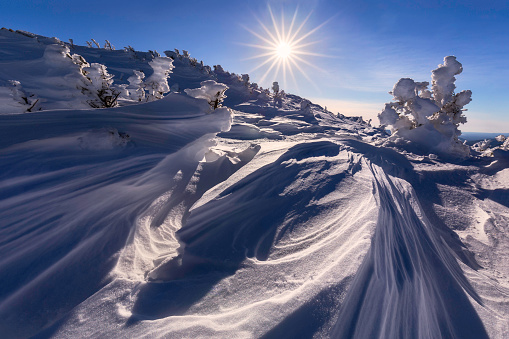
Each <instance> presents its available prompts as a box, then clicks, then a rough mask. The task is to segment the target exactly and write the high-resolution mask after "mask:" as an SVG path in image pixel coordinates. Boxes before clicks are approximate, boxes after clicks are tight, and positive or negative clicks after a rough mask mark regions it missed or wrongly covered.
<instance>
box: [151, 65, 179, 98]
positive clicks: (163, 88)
mask: <svg viewBox="0 0 509 339" xmlns="http://www.w3.org/2000/svg"><path fill="white" fill-rule="evenodd" d="M148 64H149V65H150V67H152V69H153V70H154V73H152V75H151V76H149V77H148V78H147V79H146V80H145V89H146V90H147V91H148V95H147V101H155V100H158V99H162V98H163V96H164V94H166V93H168V92H169V91H170V87H169V86H168V77H169V75H170V73H171V70H172V69H173V60H172V59H171V58H168V57H156V58H154V60H152V61H150V62H149V63H148Z"/></svg>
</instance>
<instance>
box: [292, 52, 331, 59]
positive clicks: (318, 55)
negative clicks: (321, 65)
mask: <svg viewBox="0 0 509 339" xmlns="http://www.w3.org/2000/svg"><path fill="white" fill-rule="evenodd" d="M292 53H293V54H300V55H311V56H317V57H322V58H336V56H334V55H328V54H321V53H313V52H306V51H292Z"/></svg>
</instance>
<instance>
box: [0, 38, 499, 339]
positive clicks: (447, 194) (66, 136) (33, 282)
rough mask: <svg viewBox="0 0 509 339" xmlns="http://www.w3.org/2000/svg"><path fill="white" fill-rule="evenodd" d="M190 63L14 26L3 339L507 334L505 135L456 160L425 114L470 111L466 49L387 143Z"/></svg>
mask: <svg viewBox="0 0 509 339" xmlns="http://www.w3.org/2000/svg"><path fill="white" fill-rule="evenodd" d="M183 53H184V54H182V55H181V54H180V53H179V52H178V51H175V52H165V54H166V55H167V56H168V57H167V58H162V57H159V56H157V54H156V52H148V53H144V52H139V51H134V50H133V49H132V48H127V49H125V50H113V48H111V49H110V48H109V47H108V48H106V49H102V48H95V47H94V48H88V47H81V46H76V45H72V46H71V45H69V44H63V43H61V42H59V41H58V40H55V39H49V38H45V37H42V36H39V35H36V34H28V33H27V32H23V33H16V32H11V31H8V30H5V29H2V30H0V65H1V67H0V110H1V112H2V115H0V135H2V138H0V272H2V277H3V278H2V282H1V283H0V330H1V333H2V336H3V337H6V338H20V337H21V338H23V337H32V336H36V337H39V338H75V337H84V338H86V337H92V338H95V337H108V338H110V337H111V338H126V337H134V338H138V337H140V338H143V337H146V338H168V337H171V338H178V337H185V338H225V337H228V338H230V337H231V338H259V337H264V338H307V337H309V338H311V337H316V338H324V337H334V338H336V337H340V338H372V337H383V338H396V337H411V338H441V337H448V338H486V337H491V338H505V337H507V336H509V325H508V324H509V322H508V319H509V310H508V309H507V304H508V303H509V262H508V260H509V259H508V258H509V242H508V239H509V237H508V233H507V232H508V230H507V225H508V222H509V201H508V198H507V197H508V196H509V195H508V189H509V171H508V166H509V151H507V147H505V146H504V143H506V141H507V139H506V138H505V137H502V136H500V137H497V142H499V143H501V145H498V146H494V147H492V148H489V145H484V146H486V147H484V150H483V151H482V152H483V153H481V151H475V150H473V151H472V154H471V155H469V156H464V157H450V155H451V140H454V136H453V135H449V136H448V137H447V138H446V137H444V133H445V131H444V130H439V129H437V127H436V126H437V125H434V123H433V122H430V123H428V122H427V121H430V120H429V118H430V116H431V113H430V112H431V111H433V110H435V109H437V108H438V109H442V108H443V107H444V106H443V102H447V103H449V104H450V105H452V104H454V105H456V106H455V108H454V107H453V108H454V109H456V111H455V112H456V113H458V112H459V115H461V112H462V111H461V109H462V107H463V106H464V105H465V104H467V103H468V102H469V101H470V94H471V93H468V91H463V92H460V93H458V94H454V87H451V86H450V85H451V83H453V82H454V80H453V78H454V76H455V75H457V74H459V72H460V71H461V64H459V62H457V61H456V59H455V58H453V57H447V58H446V59H445V61H444V64H443V65H440V66H439V68H437V70H435V71H433V73H432V81H433V82H434V87H433V88H432V91H433V93H431V91H429V90H427V86H428V83H426V82H415V81H414V80H412V79H401V80H400V81H399V82H398V83H397V84H396V85H395V87H394V88H393V91H392V93H393V95H394V96H395V100H396V102H393V103H389V104H387V105H386V107H385V110H384V113H382V114H381V120H382V122H383V123H384V124H387V125H391V126H392V128H394V131H396V130H397V133H393V135H391V136H389V135H388V134H387V133H386V132H385V130H384V128H383V127H382V128H378V127H373V126H370V125H369V124H367V123H365V122H364V121H362V119H359V118H348V117H345V116H341V115H338V116H336V115H334V114H332V113H330V112H328V111H327V110H326V109H323V108H322V107H320V106H318V105H315V104H313V103H311V102H310V101H309V100H306V99H304V98H300V97H298V96H294V95H291V94H284V95H282V93H283V90H282V89H280V88H278V92H279V93H280V94H281V95H277V96H274V95H271V94H270V92H268V91H267V90H264V89H260V88H258V87H257V86H255V85H254V84H250V83H249V76H247V75H242V76H239V75H236V74H232V73H229V72H228V71H226V70H225V69H224V68H223V67H221V66H216V67H215V71H212V70H211V69H210V68H209V67H208V66H205V65H204V64H203V62H198V61H197V60H196V59H193V58H191V56H190V54H189V52H187V51H184V52H183ZM73 55H74V56H73ZM78 55H79V56H81V57H77V56H78ZM73 60H74V61H73ZM83 60H85V61H83ZM85 62H86V65H85ZM87 65H88V66H87ZM90 65H92V66H90ZM7 66H9V67H7ZM87 67H93V68H94V69H95V70H97V72H96V73H94V74H96V75H97V76H96V80H94V81H96V83H101V85H100V86H99V85H97V86H95V87H101V88H102V86H103V85H102V83H103V81H106V85H105V87H108V88H111V89H112V90H119V89H120V88H124V89H125V90H126V91H127V92H123V93H124V94H123V95H121V96H122V98H121V97H119V101H118V106H117V107H111V108H102V109H92V108H91V107H90V105H89V104H88V103H87V100H90V96H89V95H88V94H83V93H82V92H81V91H80V90H79V89H78V88H76V87H72V86H74V85H76V84H79V83H81V84H86V82H82V81H83V79H84V75H83V73H81V71H82V70H86V69H87ZM90 71H91V70H90V69H89V70H88V72H89V73H88V74H89V75H90V76H92V75H93V74H92V72H90ZM170 71H171V72H172V73H171V74H170V73H169V72H170ZM105 72H107V74H106V73H105ZM63 79H67V81H64V80H63ZM69 79H71V80H72V81H71V80H69ZM149 79H152V80H153V79H156V80H154V81H152V80H150V81H149ZM78 80H79V81H78ZM12 81H14V82H12ZM16 81H17V82H16ZM94 81H92V82H94ZM149 83H154V84H156V83H157V84H159V85H161V87H158V88H156V87H157V86H156V87H150V88H155V90H154V92H153V93H152V94H150V93H148V94H150V95H152V99H150V100H148V102H147V100H146V97H147V93H146V92H145V91H146V90H147V87H146V84H149ZM165 84H166V85H165ZM159 85H158V86H159ZM170 88H173V89H175V90H172V91H170V93H167V92H168V91H169V89H170ZM177 88H178V90H177ZM180 89H181V91H180ZM225 91H226V92H225ZM218 92H219V94H220V95H219V96H217V93H218ZM161 93H162V94H161ZM163 94H164V95H163ZM31 95H33V97H32V96H31ZM23 97H26V98H27V100H33V99H34V98H37V99H40V100H41V106H34V107H40V108H41V110H38V109H36V110H35V111H31V112H26V109H25V107H26V106H27V105H26V102H25V103H23V102H20V98H21V100H22V101H24V99H23ZM433 98H434V99H433ZM438 98H442V99H440V100H438ZM432 99H433V100H434V101H432ZM216 100H217V105H216V104H214V105H211V102H212V103H213V102H214V101H216ZM437 100H438V101H437ZM221 101H222V105H223V107H220V105H219V104H220V103H221ZM403 101H404V102H406V104H405V105H401V102H403ZM214 106H215V107H214ZM213 108H215V109H213ZM381 108H382V107H381ZM402 109H404V110H405V111H404V112H405V114H406V115H407V116H406V117H405V118H406V120H405V119H401V118H400V117H399V115H398V112H399V113H401V112H403V111H402ZM447 109H452V108H451V107H449V108H447ZM458 109H459V111H458ZM25 112H26V113H25ZM412 112H413V113H416V114H415V115H412ZM447 112H448V113H447ZM447 112H445V111H444V114H446V115H447V114H449V113H451V112H452V111H447ZM451 114H452V113H451ZM447 116H449V115H447ZM451 117H452V118H451V119H453V118H454V117H453V116H452V115H451ZM420 119H421V120H420ZM424 119H426V121H425V120H424ZM415 122H418V123H423V125H422V126H420V127H418V128H413V129H408V131H406V132H405V128H406V127H408V126H410V125H411V124H412V123H415ZM408 124H409V125H408ZM450 124H452V125H451V126H454V128H456V127H457V126H456V125H455V123H454V122H453V120H451V121H450ZM407 125H408V126H407ZM405 126H406V127H405ZM454 128H453V129H451V130H450V131H452V132H454ZM454 133H455V132H454ZM426 140H432V141H430V142H429V143H426V142H425V141H426ZM437 141H438V142H437ZM440 142H443V144H440ZM432 143H434V144H433V145H432ZM462 147H463V146H462ZM465 147H468V146H466V145H465ZM476 147H477V146H476ZM488 150H489V152H486V151H488ZM469 152H470V151H469ZM458 153H460V154H463V155H464V154H465V153H464V152H463V153H461V150H457V153H456V154H458ZM488 153H489V154H488Z"/></svg>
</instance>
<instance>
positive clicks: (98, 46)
mask: <svg viewBox="0 0 509 339" xmlns="http://www.w3.org/2000/svg"><path fill="white" fill-rule="evenodd" d="M90 40H92V42H93V43H94V45H95V46H96V47H97V48H101V46H100V45H99V43H97V41H95V40H94V39H90Z"/></svg>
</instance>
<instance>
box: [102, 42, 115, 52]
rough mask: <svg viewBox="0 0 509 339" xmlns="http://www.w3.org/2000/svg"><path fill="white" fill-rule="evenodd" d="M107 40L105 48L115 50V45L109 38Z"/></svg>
mask: <svg viewBox="0 0 509 339" xmlns="http://www.w3.org/2000/svg"><path fill="white" fill-rule="evenodd" d="M105 41H106V42H105V43H104V49H107V50H109V51H114V50H115V46H113V45H112V44H111V43H110V42H109V41H108V40H105Z"/></svg>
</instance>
